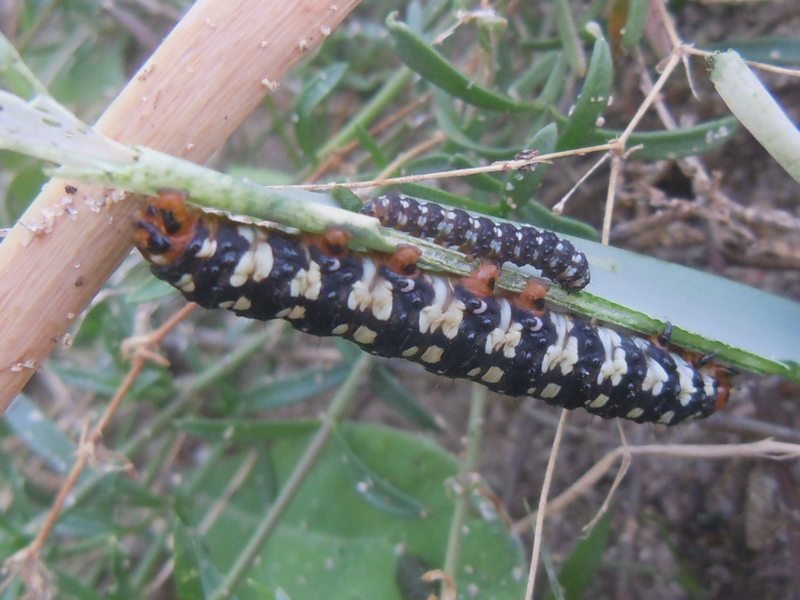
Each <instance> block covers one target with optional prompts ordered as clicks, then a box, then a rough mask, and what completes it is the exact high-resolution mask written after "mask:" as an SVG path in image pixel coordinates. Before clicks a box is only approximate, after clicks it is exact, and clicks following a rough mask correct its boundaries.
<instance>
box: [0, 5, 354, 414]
mask: <svg viewBox="0 0 800 600" xmlns="http://www.w3.org/2000/svg"><path fill="white" fill-rule="evenodd" d="M356 4H358V0H340V1H338V2H337V3H336V4H335V5H332V4H331V3H330V2H329V1H327V0H305V1H304V2H296V1H295V0H271V1H270V2H264V1H263V0H199V1H198V2H197V3H196V4H195V5H194V6H193V7H192V9H191V10H190V11H189V12H188V13H187V14H186V16H185V17H184V18H183V19H182V20H181V22H180V23H179V24H178V25H177V27H176V28H175V30H173V32H172V33H171V34H170V35H169V37H167V39H165V40H164V42H163V43H162V44H161V46H160V47H159V48H158V50H156V52H155V53H154V54H153V56H152V57H151V58H150V60H148V61H147V63H146V64H145V65H144V66H143V67H142V69H141V70H140V71H139V73H138V74H137V75H136V76H135V77H134V78H133V79H132V80H131V81H130V82H129V83H128V85H127V86H126V87H125V89H124V90H123V91H122V92H121V93H120V95H119V97H117V99H116V100H115V101H114V102H113V104H112V105H111V106H110V107H109V108H108V110H107V111H106V112H105V114H104V115H103V116H102V117H101V118H100V120H99V122H98V124H97V129H99V130H100V131H101V132H102V133H104V134H106V135H108V136H110V137H112V138H114V139H117V140H120V141H122V142H125V143H128V144H141V145H146V146H150V147H152V148H155V149H157V150H161V151H163V152H167V153H171V154H175V155H177V156H180V157H182V158H187V159H189V160H193V161H196V162H203V161H205V160H206V159H207V158H208V157H209V156H211V155H212V154H213V153H214V152H215V151H216V150H217V149H219V148H220V147H221V146H222V144H223V142H224V141H225V139H226V138H227V137H228V136H229V135H230V134H231V133H232V132H233V130H234V129H236V127H237V126H238V125H239V124H240V123H241V122H242V120H243V119H244V118H245V117H246V116H247V115H248V114H249V113H250V111H252V110H253V109H254V108H255V107H256V106H257V105H258V103H259V102H260V101H261V100H262V98H263V97H264V95H265V94H266V93H267V92H269V91H270V90H271V89H273V88H274V83H273V82H276V81H279V80H280V79H281V78H282V77H283V76H284V75H285V73H286V72H287V71H288V70H289V68H290V67H291V66H293V65H294V64H295V63H296V62H297V61H298V60H299V59H300V58H301V57H302V56H303V55H304V54H306V53H307V52H308V51H309V50H311V49H313V48H314V47H315V46H317V45H318V44H319V43H320V42H321V41H322V40H323V39H324V38H325V37H326V36H327V35H328V34H329V33H330V31H331V30H332V29H333V28H334V27H335V26H336V25H338V24H339V22H340V21H341V20H342V19H343V18H344V17H345V15H347V14H348V13H349V12H350V10H351V9H352V8H353V7H354V6H355V5H356ZM334 7H335V8H334ZM64 184H65V182H64V181H59V180H53V181H51V182H50V184H48V185H47V186H46V187H45V188H44V189H43V190H42V192H41V194H40V195H39V197H38V198H37V199H36V200H35V201H34V203H33V204H32V205H31V207H30V208H29V209H28V210H27V211H26V212H25V214H24V215H23V216H22V219H21V221H20V223H18V224H17V225H16V226H15V227H14V228H13V229H12V231H11V232H10V233H9V236H8V238H7V239H6V240H5V241H4V242H3V244H2V245H0V338H1V339H2V340H3V344H2V345H0V413H2V412H4V411H5V409H6V408H7V406H8V404H9V403H10V402H11V400H12V399H13V398H14V396H16V394H17V393H18V392H19V391H20V390H21V389H22V387H23V386H24V385H25V383H26V382H27V381H28V379H30V377H31V375H32V374H33V373H34V372H35V370H36V369H37V368H39V367H40V366H41V364H42V362H43V361H44V360H45V358H46V357H47V355H48V354H49V353H50V351H51V350H52V348H53V346H54V345H55V344H56V343H57V342H58V340H59V339H60V338H61V336H63V334H64V333H65V332H66V331H67V330H68V329H69V327H70V326H71V324H72V322H73V319H74V318H75V315H77V314H79V313H80V312H81V311H82V310H83V309H84V308H85V307H86V306H87V305H88V303H89V301H90V300H91V299H92V297H94V295H95V294H96V293H97V291H98V290H99V289H100V287H101V286H102V285H103V283H105V281H106V279H107V278H108V276H109V275H110V274H111V272H112V271H113V270H114V269H115V268H116V267H117V265H118V264H119V262H120V261H121V260H122V258H123V257H124V256H125V255H126V254H127V253H128V252H129V251H130V247H131V235H130V229H131V217H132V214H133V212H134V211H135V210H136V205H137V203H136V202H118V203H114V204H109V205H104V204H103V203H102V201H103V199H104V198H106V197H107V194H106V193H105V192H104V191H103V190H102V189H101V188H98V187H92V186H85V185H80V186H76V187H78V188H79V192H78V193H77V194H74V195H72V196H71V197H68V196H67V195H66V194H65V192H64ZM98 200H100V201H101V203H98ZM64 202H67V204H70V203H71V205H70V208H71V209H72V211H74V212H75V213H77V214H75V215H72V216H69V217H68V216H67V214H65V211H64ZM90 207H93V208H94V210H91V209H90ZM59 213H60V214H59ZM48 221H49V222H50V223H48ZM22 223H25V224H27V225H28V226H27V227H26V226H25V225H23V224H22ZM31 229H36V230H39V232H40V233H41V234H40V235H34V233H33V231H32V230H31Z"/></svg>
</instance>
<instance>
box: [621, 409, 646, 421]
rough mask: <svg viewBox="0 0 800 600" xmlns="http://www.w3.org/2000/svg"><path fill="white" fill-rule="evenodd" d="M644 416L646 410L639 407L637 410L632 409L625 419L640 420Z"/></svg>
mask: <svg viewBox="0 0 800 600" xmlns="http://www.w3.org/2000/svg"><path fill="white" fill-rule="evenodd" d="M643 414H644V410H643V409H641V408H639V407H638V406H637V407H636V408H633V409H631V411H630V412H629V413H628V414H627V415H625V417H626V418H627V419H638V418H639V417H641V416H642V415H643Z"/></svg>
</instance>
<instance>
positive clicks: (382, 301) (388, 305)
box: [372, 279, 393, 321]
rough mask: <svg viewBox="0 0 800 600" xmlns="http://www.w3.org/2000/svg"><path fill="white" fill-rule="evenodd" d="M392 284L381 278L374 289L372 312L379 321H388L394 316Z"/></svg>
mask: <svg viewBox="0 0 800 600" xmlns="http://www.w3.org/2000/svg"><path fill="white" fill-rule="evenodd" d="M392 300H393V297H392V284H391V283H389V282H388V281H386V280H385V279H381V280H380V281H378V283H377V284H376V285H375V289H373V290H372V314H373V315H374V316H375V318H376V319H378V320H379V321H388V320H389V317H391V316H392Z"/></svg>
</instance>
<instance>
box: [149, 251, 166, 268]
mask: <svg viewBox="0 0 800 600" xmlns="http://www.w3.org/2000/svg"><path fill="white" fill-rule="evenodd" d="M148 256H149V257H150V262H151V263H153V264H154V265H159V266H162V265H166V264H167V263H168V262H169V259H168V258H167V257H166V256H162V255H161V254H149V255H148Z"/></svg>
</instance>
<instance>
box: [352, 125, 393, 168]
mask: <svg viewBox="0 0 800 600" xmlns="http://www.w3.org/2000/svg"><path fill="white" fill-rule="evenodd" d="M356 137H357V138H358V141H359V142H361V146H362V147H363V148H364V150H366V151H367V153H368V154H369V156H370V158H372V162H374V163H375V166H376V167H378V168H379V169H383V168H384V167H385V166H386V165H388V164H389V160H388V159H387V158H386V156H385V155H384V153H383V151H382V150H381V149H380V146H378V144H377V143H376V142H375V140H374V139H373V137H372V136H371V135H370V134H369V132H368V131H367V130H366V128H364V127H363V126H362V125H359V126H358V127H356Z"/></svg>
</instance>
